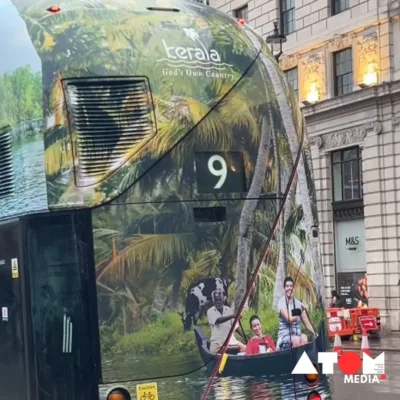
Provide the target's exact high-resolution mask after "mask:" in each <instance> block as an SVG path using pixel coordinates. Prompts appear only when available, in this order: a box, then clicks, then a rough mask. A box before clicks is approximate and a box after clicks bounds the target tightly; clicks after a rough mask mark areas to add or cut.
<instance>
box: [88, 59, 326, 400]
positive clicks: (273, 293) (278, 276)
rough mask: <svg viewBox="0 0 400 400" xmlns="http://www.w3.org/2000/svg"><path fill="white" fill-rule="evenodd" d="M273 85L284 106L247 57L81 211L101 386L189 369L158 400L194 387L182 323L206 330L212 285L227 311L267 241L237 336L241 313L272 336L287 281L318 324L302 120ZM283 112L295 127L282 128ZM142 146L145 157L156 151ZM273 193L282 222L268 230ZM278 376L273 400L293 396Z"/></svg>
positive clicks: (193, 348) (191, 348) (197, 359)
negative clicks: (169, 138) (200, 113)
mask: <svg viewBox="0 0 400 400" xmlns="http://www.w3.org/2000/svg"><path fill="white" fill-rule="evenodd" d="M270 62H271V63H273V61H272V60H271V61H270ZM273 68H276V65H275V63H273ZM279 76H280V75H279ZM278 85H280V87H279V86H278ZM280 90H282V91H283V93H284V96H285V97H284V102H285V104H286V107H287V109H290V106H291V105H296V100H295V97H294V94H293V93H292V92H291V91H290V89H289V87H288V84H287V82H285V81H283V80H281V78H280V79H279V81H278V82H273V81H272V79H271V76H270V74H269V72H268V70H267V69H266V68H265V66H264V64H263V63H262V62H261V61H260V60H257V62H256V63H255V64H254V66H253V67H252V68H251V69H250V70H249V72H248V74H247V75H245V76H244V77H243V78H242V81H241V82H240V83H239V85H238V86H237V87H236V88H235V89H234V90H232V91H231V92H230V93H229V94H228V95H227V96H226V98H224V99H223V100H222V102H221V103H220V104H219V105H218V106H217V107H216V108H215V109H214V110H213V112H212V113H211V114H209V115H208V117H207V118H206V119H205V120H203V121H202V122H201V123H200V124H199V125H198V126H197V127H196V129H195V130H193V132H192V133H191V135H190V136H188V137H187V138H185V140H183V141H182V142H181V143H180V144H179V145H178V146H176V147H175V148H174V149H173V150H172V151H171V152H170V153H169V155H168V157H164V158H163V159H162V160H160V161H159V162H158V164H157V166H156V167H154V168H152V169H151V170H150V171H149V172H148V173H147V174H146V175H145V176H144V178H143V179H141V180H140V181H139V182H138V183H137V184H135V185H133V186H132V187H130V188H129V189H128V190H127V191H126V192H125V193H124V196H121V197H119V198H118V199H117V200H115V201H114V202H113V203H112V204H110V205H108V206H103V207H99V208H97V209H95V210H94V211H93V225H94V243H95V256H96V269H97V284H98V304H99V316H100V321H99V323H100V337H101V343H102V368H103V382H104V384H107V383H109V382H117V381H118V380H120V381H127V380H132V381H134V380H139V379H159V378H162V377H171V376H179V375H187V374H190V373H193V379H189V380H188V381H187V382H186V383H183V384H182V385H178V386H176V385H175V386H174V385H173V384H172V380H168V379H167V380H166V381H165V382H167V383H166V385H167V386H166V387H165V388H164V389H163V390H164V391H163V393H164V394H165V396H166V398H176V396H177V393H178V392H177V391H179V393H184V392H185V391H187V392H188V393H189V392H193V390H195V387H196V386H195V385H196V382H198V379H200V382H203V383H202V385H205V382H206V378H207V374H206V373H205V372H203V371H201V372H199V371H198V370H199V368H200V367H201V366H202V365H204V363H205V360H204V358H201V355H200V349H199V348H198V346H197V344H196V338H195V334H194V332H193V326H194V325H198V326H199V327H200V329H201V330H202V331H203V332H204V333H205V335H206V336H207V337H208V338H209V337H210V333H211V329H210V326H209V322H208V318H207V309H208V308H209V307H212V306H213V303H212V296H211V294H212V292H213V291H214V290H216V289H221V290H222V291H223V292H224V293H225V294H226V297H227V301H226V304H227V305H229V306H231V308H232V309H233V308H234V307H235V305H236V308H237V306H238V304H239V303H240V300H241V298H242V296H243V294H244V293H245V292H246V289H247V282H248V281H249V279H250V276H251V274H252V272H253V271H254V269H255V266H256V265H257V263H258V261H259V259H260V256H261V253H262V250H263V249H264V246H265V245H266V244H267V243H268V240H269V239H271V238H272V241H270V242H269V252H268V257H267V258H266V261H265V262H264V264H263V266H262V269H261V272H260V276H259V278H258V279H257V281H256V286H255V288H254V290H253V291H252V294H251V296H250V299H249V302H248V308H247V310H246V311H245V313H244V314H243V318H242V320H241V322H242V325H243V327H244V329H245V331H246V334H247V336H248V337H249V336H250V337H251V335H252V334H251V332H250V328H249V319H250V317H251V315H252V314H257V315H259V316H260V318H261V320H262V321H261V322H262V324H263V326H264V333H265V334H267V335H269V336H271V337H272V338H273V340H274V341H275V342H277V341H279V332H278V324H279V320H278V311H277V304H278V303H279V300H280V299H281V298H282V296H283V295H284V290H283V289H284V288H283V282H284V279H285V277H287V276H290V277H292V278H293V280H294V282H295V297H296V298H297V299H299V300H301V301H302V302H303V304H304V305H305V306H306V307H307V310H308V315H309V317H310V319H311V323H312V325H313V326H314V327H315V331H316V332H318V331H319V330H320V327H321V326H322V325H321V321H322V320H323V317H322V316H323V309H322V308H321V292H320V290H321V287H320V285H319V284H318V282H319V280H318V279H319V278H318V275H319V274H320V263H319V255H318V239H317V238H314V237H313V233H312V232H313V229H314V228H313V227H314V225H315V222H316V221H315V219H314V217H313V212H312V209H313V207H314V206H315V204H313V201H314V200H313V199H314V197H313V196H310V190H312V188H311V187H309V185H308V183H307V182H309V179H308V177H307V174H309V173H310V172H309V168H306V165H308V164H307V161H306V159H305V158H303V157H301V158H300V161H299V163H298V166H297V170H296V171H297V172H295V168H296V164H297V162H298V154H299V151H300V146H299V143H300V139H301V135H302V121H301V120H297V119H296V118H297V117H296V115H294V114H287V113H286V114H285V112H286V110H282V109H281V105H280V104H283V103H282V102H280V103H278V99H277V95H276V93H277V92H279V91H280ZM281 100H282V99H281ZM192 112H195V110H192V109H191V108H189V109H188V108H187V107H186V106H185V107H183V106H182V108H180V107H179V106H177V108H176V110H175V113H176V114H175V115H176V116H177V121H179V120H180V119H179V116H180V113H185V114H184V115H186V116H187V115H188V113H189V115H190V113H192ZM288 117H289V118H291V119H292V120H293V121H294V124H293V126H294V127H295V129H294V130H292V131H291V132H289V133H287V131H286V130H285V127H286V126H287V125H286V124H285V121H284V118H288ZM152 151H154V154H155V155H154V156H153V157H157V156H156V154H157V149H154V150H152ZM149 157H152V153H151V152H149ZM293 174H294V175H293ZM289 182H292V185H291V186H290V188H289V187H288V186H289ZM284 196H286V202H285V206H284V208H283V210H282V213H281V216H283V217H284V218H281V219H280V221H279V224H278V226H277V227H276V228H277V230H276V232H275V235H273V233H274V232H273V227H274V222H275V220H276V217H277V214H278V210H279V209H280V207H281V205H282V201H283V198H284ZM246 198H247V200H245V199H246ZM198 311H199V312H200V313H199V315H198V316H197V312H198ZM302 329H303V332H304V333H305V334H306V335H307V336H308V341H309V343H311V342H313V341H314V336H313V335H312V334H311V333H309V332H308V331H307V329H306V328H305V327H304V326H303V328H302ZM236 337H237V339H239V340H242V341H243V339H241V338H240V336H239V335H238V334H236ZM299 351H300V350H299ZM298 354H299V356H300V355H301V354H300V353H298ZM314 359H315V358H314ZM292 363H293V360H289V364H290V365H291V366H293V365H292ZM270 365H274V364H270ZM290 365H289V368H290ZM199 374H200V375H199ZM250 375H251V373H250ZM285 379H286V380H284V381H283V382H281V384H282V385H283V386H282V387H281V386H279V385H278V386H279V390H278V392H279V393H281V394H278V397H275V398H288V397H287V393H288V392H287V391H288V390H289V392H290V390H292V391H293V382H292V377H291V376H290V374H289V376H286V378H285ZM168 382H169V383H168ZM132 388H133V386H132ZM246 390H247V389H246ZM304 390H306V389H304ZM285 393H286V394H285ZM292 395H293V393H292ZM169 396H170V397H169ZM174 396H175V397H174ZM285 396H286V397H285ZM182 398H185V397H184V396H183V395H182ZM187 398H188V397H187ZM198 398H200V393H199V396H198Z"/></svg>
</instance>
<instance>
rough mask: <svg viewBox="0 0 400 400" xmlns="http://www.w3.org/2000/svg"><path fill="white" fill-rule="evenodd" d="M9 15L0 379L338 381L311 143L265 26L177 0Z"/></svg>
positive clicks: (127, 393) (28, 9) (113, 388)
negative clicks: (328, 363) (325, 366)
mask: <svg viewBox="0 0 400 400" xmlns="http://www.w3.org/2000/svg"><path fill="white" fill-rule="evenodd" d="M0 26H1V27H0V32H1V33H2V34H1V35H0V43H1V47H0V48H1V49H2V50H1V51H2V53H3V54H5V56H4V57H3V56H2V57H1V61H0V134H1V136H0V146H1V157H2V158H3V160H4V163H3V166H4V167H3V169H2V170H1V171H0V173H1V179H0V182H1V185H2V194H1V196H0V206H1V208H0V210H1V211H0V217H1V219H2V220H3V221H4V222H3V224H2V225H1V226H0V235H1V236H2V238H3V243H4V245H3V247H2V250H1V251H2V255H0V259H4V260H3V261H4V263H3V264H2V265H0V272H1V273H2V275H1V277H2V279H0V282H2V285H3V286H4V288H3V289H4V290H2V291H1V293H4V294H0V296H3V298H2V299H1V301H2V304H0V305H1V306H2V309H3V310H5V311H3V312H4V314H3V320H2V321H0V326H1V329H2V330H1V331H0V332H1V337H0V338H1V343H2V344H0V347H1V348H2V351H3V353H4V358H3V359H4V360H10V359H15V360H16V361H15V363H14V364H15V369H13V370H12V371H13V372H12V373H11V369H10V370H9V371H8V370H7V363H6V362H5V361H4V362H2V361H1V359H0V363H3V365H2V369H4V374H5V376H10V379H9V380H4V383H1V384H0V386H1V385H5V386H4V388H6V389H7V390H8V391H9V393H13V394H15V396H17V397H18V399H21V400H23V399H38V400H42V399H43V400H50V399H51V400H64V399H76V400H78V399H79V400H80V399H82V400H83V399H89V398H90V399H95V398H101V399H104V400H105V399H108V400H113V399H114V400H115V399H130V398H131V399H134V398H137V399H143V400H144V399H147V400H150V399H152V400H156V399H157V398H158V397H159V398H160V399H182V400H184V399H185V400H186V399H201V398H206V397H208V398H224V399H225V398H226V399H235V398H237V399H239V398H244V397H246V398H247V397H249V398H254V399H256V398H263V399H269V398H271V399H285V400H286V399H292V398H293V399H294V398H296V399H308V398H311V397H310V396H311V394H313V395H315V396H316V397H313V398H314V399H317V398H323V399H329V398H331V388H330V385H329V382H328V381H327V379H326V377H324V376H323V375H322V374H321V371H320V369H319V367H318V356H317V353H318V351H326V349H327V336H326V332H325V322H324V317H325V311H324V289H323V279H322V267H321V264H320V255H319V242H318V220H317V208H316V199H315V189H314V186H313V173H312V167H311V162H310V159H311V157H310V149H309V146H308V141H307V137H306V135H305V133H304V132H305V128H304V125H303V120H302V116H301V112H300V109H299V106H298V102H297V98H296V96H295V94H294V92H293V91H292V89H291V88H290V87H289V84H288V82H287V80H286V79H285V77H284V75H283V73H282V72H281V70H280V69H279V66H278V65H277V63H276V61H275V59H274V58H273V56H272V55H271V54H270V52H269V50H268V49H267V47H266V45H265V43H264V42H263V40H262V38H260V37H259V36H258V35H257V34H256V33H255V32H254V31H253V30H252V29H251V28H249V27H248V26H246V25H243V24H241V23H238V22H237V21H235V20H233V19H232V18H230V17H229V16H227V15H225V14H223V13H221V12H218V11H216V10H214V9H212V8H210V7H207V6H205V5H203V4H197V3H195V2H190V1H177V0H176V1H175V0H170V1H167V0H164V1H155V0H147V1H141V2H136V1H120V0H114V1H111V0H102V1H100V0H86V1H84V0H69V1H65V2H60V3H58V4H57V5H52V4H50V3H49V2H48V1H44V0H12V1H11V0H4V1H2V2H1V4H0ZM3 277H4V279H3ZM5 316H6V317H5ZM13 332H14V333H13ZM3 339H4V340H3ZM7 341H9V342H10V343H11V342H13V343H14V346H6V345H5V344H3V343H8V342H7ZM303 354H306V355H307V356H308V358H309V359H310V361H311V363H313V364H314V365H315V367H316V368H317V371H318V372H319V374H318V375H317V376H316V378H315V379H314V380H312V379H311V378H312V377H307V376H305V375H293V374H292V370H293V369H294V367H295V366H296V364H297V363H298V361H299V360H300V357H302V355H303ZM308 378H310V379H311V381H307V379H308ZM18 382H19V383H18ZM22 382H23V383H22ZM16 383H18V384H17V385H16ZM118 396H119V397H118ZM157 396H158V397H157ZM318 396H320V397H318ZM11 397H12V396H11Z"/></svg>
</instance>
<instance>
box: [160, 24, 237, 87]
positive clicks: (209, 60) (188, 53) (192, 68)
mask: <svg viewBox="0 0 400 400" xmlns="http://www.w3.org/2000/svg"><path fill="white" fill-rule="evenodd" d="M184 32H185V34H186V36H187V37H188V38H190V39H191V40H192V41H193V42H194V43H195V44H196V46H193V47H183V46H180V47H174V46H170V45H169V44H168V43H167V41H166V40H165V39H161V42H162V44H163V46H164V50H165V54H166V58H161V59H159V60H157V61H158V62H164V63H165V64H166V67H165V68H163V75H167V76H191V77H208V78H223V79H230V80H234V76H233V74H231V73H228V72H223V71H225V70H226V69H227V68H229V67H232V66H233V65H232V64H227V63H224V62H222V58H221V55H220V54H219V52H218V51H217V50H215V49H207V48H206V46H204V44H203V43H202V41H201V40H200V36H199V34H198V33H197V32H196V31H195V30H194V29H193V28H190V29H189V28H184Z"/></svg>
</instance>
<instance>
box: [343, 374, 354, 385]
mask: <svg viewBox="0 0 400 400" xmlns="http://www.w3.org/2000/svg"><path fill="white" fill-rule="evenodd" d="M355 376H357V375H345V376H344V383H353V378H354V377H355Z"/></svg>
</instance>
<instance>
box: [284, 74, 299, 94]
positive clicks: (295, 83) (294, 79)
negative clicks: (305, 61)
mask: <svg viewBox="0 0 400 400" xmlns="http://www.w3.org/2000/svg"><path fill="white" fill-rule="evenodd" d="M285 74H286V78H287V80H288V81H289V83H290V85H291V86H292V89H293V91H294V92H295V93H296V96H297V97H299V78H298V71H297V67H296V68H292V69H289V70H287V71H285Z"/></svg>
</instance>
